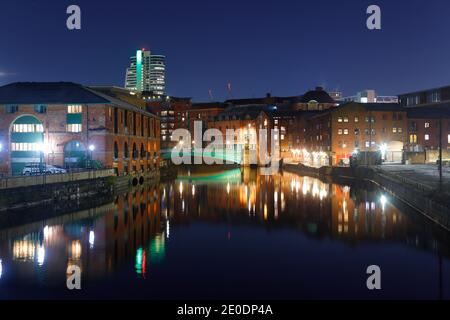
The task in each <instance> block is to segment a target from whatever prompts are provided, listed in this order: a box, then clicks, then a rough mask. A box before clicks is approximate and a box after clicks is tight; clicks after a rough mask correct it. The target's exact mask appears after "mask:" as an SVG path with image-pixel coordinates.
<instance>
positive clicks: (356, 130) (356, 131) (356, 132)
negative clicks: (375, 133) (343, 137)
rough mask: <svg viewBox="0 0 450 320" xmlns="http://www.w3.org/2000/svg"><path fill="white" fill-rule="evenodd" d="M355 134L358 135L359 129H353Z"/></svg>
mask: <svg viewBox="0 0 450 320" xmlns="http://www.w3.org/2000/svg"><path fill="white" fill-rule="evenodd" d="M355 135H356V136H358V135H359V129H358V128H356V129H355Z"/></svg>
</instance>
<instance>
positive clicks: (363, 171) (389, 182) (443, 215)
mask: <svg viewBox="0 0 450 320" xmlns="http://www.w3.org/2000/svg"><path fill="white" fill-rule="evenodd" d="M283 170H286V171H289V172H294V173H298V174H300V175H307V176H312V177H317V178H324V177H331V178H332V179H339V180H342V179H349V180H358V181H368V182H371V183H374V184H376V185H377V186H378V187H380V188H382V189H384V190H385V191H387V192H389V193H390V194H392V195H393V196H394V197H396V198H397V199H399V200H401V201H403V202H404V203H406V204H407V205H409V206H410V207H412V208H413V209H415V210H416V211H418V212H420V213H421V214H423V215H425V216H426V217H428V218H429V219H431V220H432V221H434V222H435V223H437V224H439V225H440V226H442V227H444V228H445V229H447V230H450V199H449V198H448V197H447V196H445V195H443V194H440V193H439V192H438V191H437V190H436V189H433V188H430V187H427V186H424V185H421V184H418V183H414V182H412V181H409V180H408V179H405V178H402V177H399V176H394V175H391V174H389V173H388V172H386V171H383V170H382V169H378V168H371V167H356V168H349V167H321V168H312V167H306V166H302V165H294V164H285V165H284V166H283Z"/></svg>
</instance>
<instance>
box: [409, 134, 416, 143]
mask: <svg viewBox="0 0 450 320" xmlns="http://www.w3.org/2000/svg"><path fill="white" fill-rule="evenodd" d="M409 143H417V135H416V134H410V135H409Z"/></svg>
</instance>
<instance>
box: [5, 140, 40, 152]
mask: <svg viewBox="0 0 450 320" xmlns="http://www.w3.org/2000/svg"><path fill="white" fill-rule="evenodd" d="M11 151H39V143H30V142H13V143H11Z"/></svg>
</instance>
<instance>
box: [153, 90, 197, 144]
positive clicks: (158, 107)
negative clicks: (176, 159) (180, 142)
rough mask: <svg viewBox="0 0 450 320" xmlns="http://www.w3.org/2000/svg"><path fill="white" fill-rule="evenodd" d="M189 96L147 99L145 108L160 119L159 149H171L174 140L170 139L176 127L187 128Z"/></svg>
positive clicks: (190, 104) (190, 103)
mask: <svg viewBox="0 0 450 320" xmlns="http://www.w3.org/2000/svg"><path fill="white" fill-rule="evenodd" d="M191 106H192V102H191V98H179V97H169V96H166V97H165V98H163V99H158V100H152V101H149V100H147V102H146V108H147V110H148V111H149V112H152V113H153V114H155V115H157V116H159V117H160V119H161V149H162V150H165V151H167V150H168V149H172V148H173V147H174V146H175V145H176V142H173V141H171V138H172V133H173V131H174V130H176V129H189V122H188V116H189V115H188V110H189V109H190V108H191Z"/></svg>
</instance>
